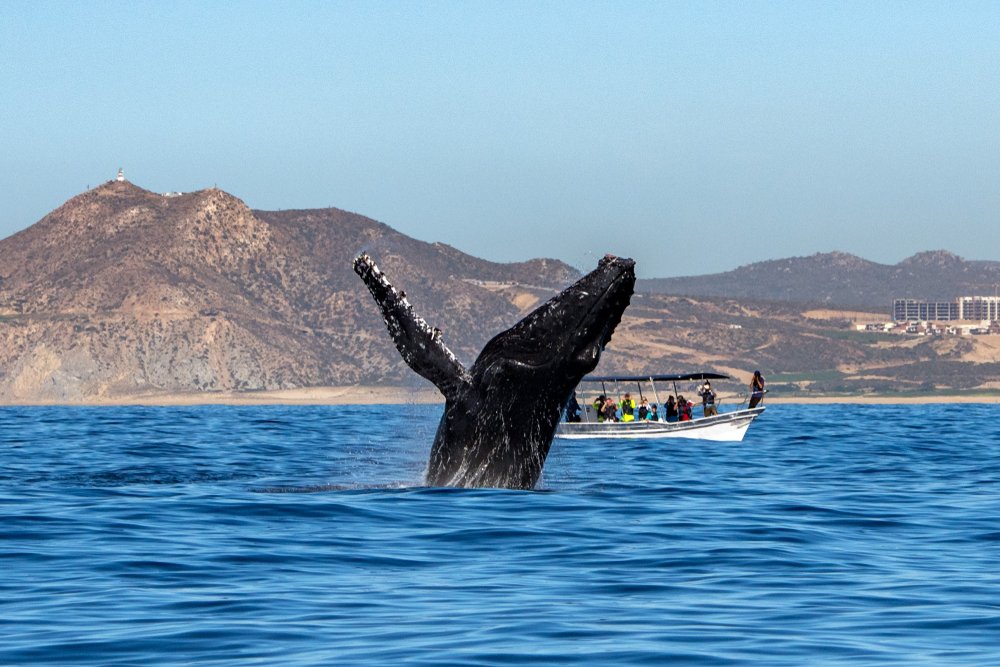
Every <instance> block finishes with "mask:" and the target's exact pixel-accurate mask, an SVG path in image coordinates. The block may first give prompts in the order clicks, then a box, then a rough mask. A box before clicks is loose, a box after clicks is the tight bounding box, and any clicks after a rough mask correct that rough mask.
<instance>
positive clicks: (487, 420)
mask: <svg viewBox="0 0 1000 667" xmlns="http://www.w3.org/2000/svg"><path fill="white" fill-rule="evenodd" d="M354 271H355V272H356V273H357V274H358V275H359V276H360V277H361V279H362V280H363V281H364V282H365V285H366V286H367V287H368V290H369V291H370V292H371V294H372V296H373V297H374V298H375V302H376V303H377V304H378V306H379V308H380V309H381V311H382V317H383V320H384V321H385V325H386V329H387V330H388V332H389V335H390V337H391V338H392V340H393V343H394V344H395V345H396V349H397V350H398V351H399V353H400V356H402V358H403V360H404V361H405V362H406V363H407V365H408V366H410V368H411V369H413V370H414V371H415V372H416V373H418V374H419V375H421V376H422V377H424V378H426V379H427V380H429V381H430V382H432V383H433V384H434V385H435V386H436V387H437V388H438V390H439V391H440V392H441V393H442V394H443V395H444V397H445V410H444V415H443V416H442V417H441V422H440V423H439V425H438V429H437V434H436V435H435V438H434V444H433V445H432V448H431V455H430V460H429V462H428V466H427V473H426V477H425V481H426V483H427V484H429V485H432V486H462V487H501V488H514V489H530V488H533V487H534V486H535V483H536V482H537V481H538V478H539V476H540V475H541V472H542V468H543V466H544V465H545V459H546V457H547V455H548V452H549V448H550V446H551V444H552V437H553V435H554V433H555V429H556V426H557V425H558V422H559V418H560V416H561V413H562V409H563V407H564V406H565V404H566V401H567V400H568V399H569V396H570V394H571V393H572V391H573V389H574V388H575V387H576V385H577V383H578V382H579V381H580V379H581V378H582V377H583V376H584V375H586V374H587V373H589V372H590V371H592V370H593V369H594V368H595V367H596V366H597V363H598V361H599V360H600V356H601V352H602V351H603V350H604V347H605V346H606V345H607V344H608V342H609V341H610V340H611V335H612V333H613V332H614V329H615V327H616V326H617V325H618V323H619V322H620V321H621V318H622V314H623V313H624V311H625V308H626V307H628V304H629V300H630V299H631V296H632V292H633V289H634V287H635V262H633V261H632V260H631V259H624V258H618V257H614V256H612V255H607V256H605V257H604V258H602V259H601V260H600V261H599V262H598V265H597V268H595V269H594V270H593V271H591V272H590V273H588V274H587V275H585V276H583V277H582V278H580V279H579V280H578V281H576V282H575V283H574V284H572V285H570V286H569V287H567V288H566V289H565V290H563V291H562V292H561V293H559V294H558V295H556V296H555V297H553V298H552V299H549V300H548V301H547V302H545V303H544V304H542V305H541V306H539V307H538V308H536V309H535V310H534V311H532V312H531V313H530V314H529V315H527V316H526V317H524V318H523V319H522V320H521V321H520V322H518V323H517V324H515V325H514V326H512V327H511V328H510V329H507V330H506V331H503V332H501V333H499V334H497V335H496V336H495V337H494V338H493V339H492V340H490V341H489V342H488V343H487V344H486V346H485V347H484V348H483V350H482V352H480V354H479V357H478V358H477V359H476V362H475V363H474V364H473V365H472V368H471V369H466V368H465V367H464V366H463V365H462V364H461V363H460V362H459V361H458V359H457V358H456V357H455V355H454V354H453V353H452V352H451V350H449V349H448V347H447V346H446V345H445V344H444V341H443V340H442V338H443V337H442V334H441V331H440V330H438V329H436V328H433V327H431V326H430V325H429V324H428V323H427V322H426V321H425V320H424V319H423V318H421V317H419V316H417V315H416V314H415V312H414V310H413V307H412V305H411V304H410V303H409V301H408V300H407V299H406V297H405V294H404V293H402V292H399V291H397V290H396V288H395V287H394V286H393V285H392V284H391V283H390V282H389V279H388V278H387V277H386V275H385V274H384V273H383V272H382V271H381V270H380V269H379V268H378V266H377V265H376V264H375V262H374V261H373V260H372V258H371V257H370V256H369V255H367V254H364V253H363V254H361V255H359V256H358V257H357V258H356V259H355V260H354Z"/></svg>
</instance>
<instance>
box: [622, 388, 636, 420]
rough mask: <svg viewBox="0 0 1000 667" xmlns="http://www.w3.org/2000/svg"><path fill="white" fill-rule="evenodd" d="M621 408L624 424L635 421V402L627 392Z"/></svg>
mask: <svg viewBox="0 0 1000 667" xmlns="http://www.w3.org/2000/svg"><path fill="white" fill-rule="evenodd" d="M620 407H621V409H622V421H623V422H631V421H635V401H633V400H632V394H630V393H628V392H627V391H626V392H625V395H624V396H623V397H622V402H621V406H620Z"/></svg>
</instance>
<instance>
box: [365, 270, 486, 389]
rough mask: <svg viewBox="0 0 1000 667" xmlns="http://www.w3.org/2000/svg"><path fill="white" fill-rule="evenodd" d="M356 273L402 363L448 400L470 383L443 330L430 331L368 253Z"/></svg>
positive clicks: (467, 373) (432, 329) (431, 329)
mask: <svg viewBox="0 0 1000 667" xmlns="http://www.w3.org/2000/svg"><path fill="white" fill-rule="evenodd" d="M354 272H355V273H357V274H358V275H359V276H361V279H362V280H363V281H365V285H367V286H368V291H370V292H371V293H372V296H373V297H375V301H376V303H378V305H379V308H381V309H382V319H384V320H385V326H386V327H387V328H388V329H389V335H390V336H392V342H393V343H395V344H396V349H397V350H399V354H400V355H401V356H402V357H403V361H405V362H406V363H407V365H408V366H409V367H410V368H412V369H413V370H414V371H415V372H416V373H418V374H419V375H421V376H423V377H425V378H427V379H428V380H430V381H431V382H433V383H434V386H436V387H437V388H438V389H439V390H440V391H441V393H442V394H444V396H445V398H450V397H452V396H454V395H455V394H456V392H457V391H458V389H459V388H461V387H462V386H463V385H467V384H468V383H469V372H468V371H467V370H466V369H465V367H464V366H462V364H461V363H459V361H458V359H456V358H455V355H454V354H452V351H451V350H449V349H448V347H447V346H446V345H445V344H444V343H443V342H442V341H441V331H440V330H438V329H434V328H431V327H430V326H429V325H428V324H427V322H425V321H424V319H423V318H422V317H419V316H417V315H416V314H415V313H414V312H413V307H412V306H411V305H410V303H409V301H407V300H406V295H405V294H404V293H400V292H397V291H396V288H395V287H393V286H392V284H390V283H389V280H388V279H387V278H386V277H385V274H384V273H382V272H381V271H380V270H379V268H378V267H377V266H376V265H375V262H373V261H372V258H371V257H369V256H368V255H367V254H364V253H363V254H361V255H358V256H357V257H356V258H355V259H354Z"/></svg>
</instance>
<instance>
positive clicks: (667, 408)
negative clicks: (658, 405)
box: [663, 394, 677, 422]
mask: <svg viewBox="0 0 1000 667" xmlns="http://www.w3.org/2000/svg"><path fill="white" fill-rule="evenodd" d="M663 418H664V419H665V420H666V421H668V422H675V421H677V401H676V400H674V397H673V394H671V395H670V396H667V402H666V403H664V404H663Z"/></svg>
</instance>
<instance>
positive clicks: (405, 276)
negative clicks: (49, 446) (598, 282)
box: [0, 181, 577, 401]
mask: <svg viewBox="0 0 1000 667" xmlns="http://www.w3.org/2000/svg"><path fill="white" fill-rule="evenodd" d="M362 249H364V250H367V251H368V252H369V253H371V254H372V255H373V256H375V257H376V258H378V261H379V262H380V264H381V265H382V267H383V268H384V269H385V270H386V271H387V272H389V275H390V276H391V277H392V278H393V279H394V280H395V281H397V282H398V284H400V285H401V286H403V287H404V288H405V289H406V290H407V291H408V293H409V294H410V298H411V301H412V302H413V303H414V304H416V305H417V307H418V308H419V310H420V312H421V313H422V314H424V315H425V317H427V319H428V320H430V321H433V322H434V323H435V325H436V326H439V327H440V328H442V329H443V330H444V331H445V335H446V337H447V340H448V341H449V342H450V344H451V345H452V346H453V348H454V349H455V351H456V353H457V354H459V356H460V357H461V358H463V359H464V360H466V361H471V360H472V359H473V358H474V357H475V354H477V353H478V350H479V349H480V348H481V346H482V345H483V343H485V341H486V340H488V339H489V338H490V337H491V336H492V335H493V334H495V333H496V331H498V330H500V329H503V328H505V327H506V326H509V324H511V323H512V322H514V321H516V320H517V319H518V316H519V314H520V311H521V308H522V307H526V306H529V305H531V304H532V303H533V302H534V301H536V300H537V299H538V298H539V297H541V296H546V295H547V294H551V293H553V292H554V291H555V290H557V289H559V288H561V287H562V286H564V285H565V284H567V283H569V282H570V281H572V280H573V279H574V278H575V276H576V275H577V272H576V271H575V270H574V269H572V268H571V267H569V266H567V265H565V264H562V263H561V262H557V261H554V260H534V261H530V262H525V263H521V264H495V263H492V262H486V261H483V260H479V259H476V258H474V257H471V256H469V255H465V254H463V253H461V252H459V251H457V250H455V249H454V248H450V247H448V246H445V245H441V244H429V243H423V242H421V241H417V240H414V239H412V238H409V237H406V236H404V235H402V234H399V233H397V232H395V231H393V230H392V229H390V228H389V227H387V226H385V225H383V224H381V223H378V222H376V221H374V220H370V219H368V218H365V217H363V216H360V215H355V214H352V213H347V212H345V211H340V210H337V209H323V210H309V211H281V212H267V211H253V210H251V209H249V208H248V207H247V206H246V205H245V204H244V203H243V202H242V201H240V200H239V199H237V198H235V197H233V196H232V195H229V194H227V193H225V192H222V191H220V190H216V189H209V190H202V191H199V192H194V193H190V194H184V195H180V196H163V195H159V194H156V193H153V192H149V191H147V190H143V189H142V188H139V187H136V186H135V185H132V184H131V183H128V182H117V181H113V182H109V183H106V184H104V185H102V186H100V187H97V188H95V189H93V190H90V191H88V192H85V193H83V194H81V195H79V196H77V197H74V198H73V199H71V200H70V201H68V202H66V203H65V204H64V205H63V206H61V207H60V208H58V209H57V210H55V211H53V212H52V213H50V214H49V215H47V216H46V217H45V218H43V219H42V220H41V221H39V222H38V223H37V224H35V225H33V226H32V227H30V228H28V229H26V230H24V231H22V232H20V233H18V234H16V235H14V236H12V237H9V238H7V239H4V240H3V241H0V400H7V401H10V400H56V401H61V400H70V401H72V400H83V399H87V398H96V397H112V396H121V395H133V394H137V393H143V392H149V391H180V392H184V391H219V390H226V391H232V390H237V391H238V390H255V389H282V388H293V387H301V386H316V385H334V384H344V383H355V382H361V381H364V382H393V381H398V380H399V379H400V378H402V377H404V376H406V374H408V373H409V371H408V370H407V369H406V368H405V367H404V366H403V365H402V362H401V361H400V360H399V357H398V355H397V354H396V352H395V349H394V348H392V346H391V343H389V341H388V337H387V336H386V334H385V332H384V327H383V325H382V322H381V320H380V319H379V316H378V311H377V309H376V308H375V307H374V304H373V303H371V298H370V296H369V295H368V293H367V290H365V289H364V288H363V286H362V284H361V282H360V281H359V280H358V278H357V277H356V276H355V275H354V273H353V271H352V270H351V260H352V258H353V256H354V255H355V254H356V253H357V252H358V251H360V250H362ZM520 286H524V287H520ZM505 289H507V290H510V289H516V291H517V292H518V294H519V295H520V296H519V298H520V301H518V300H517V299H511V298H510V296H509V295H508V294H505V293H504V290H505Z"/></svg>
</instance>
